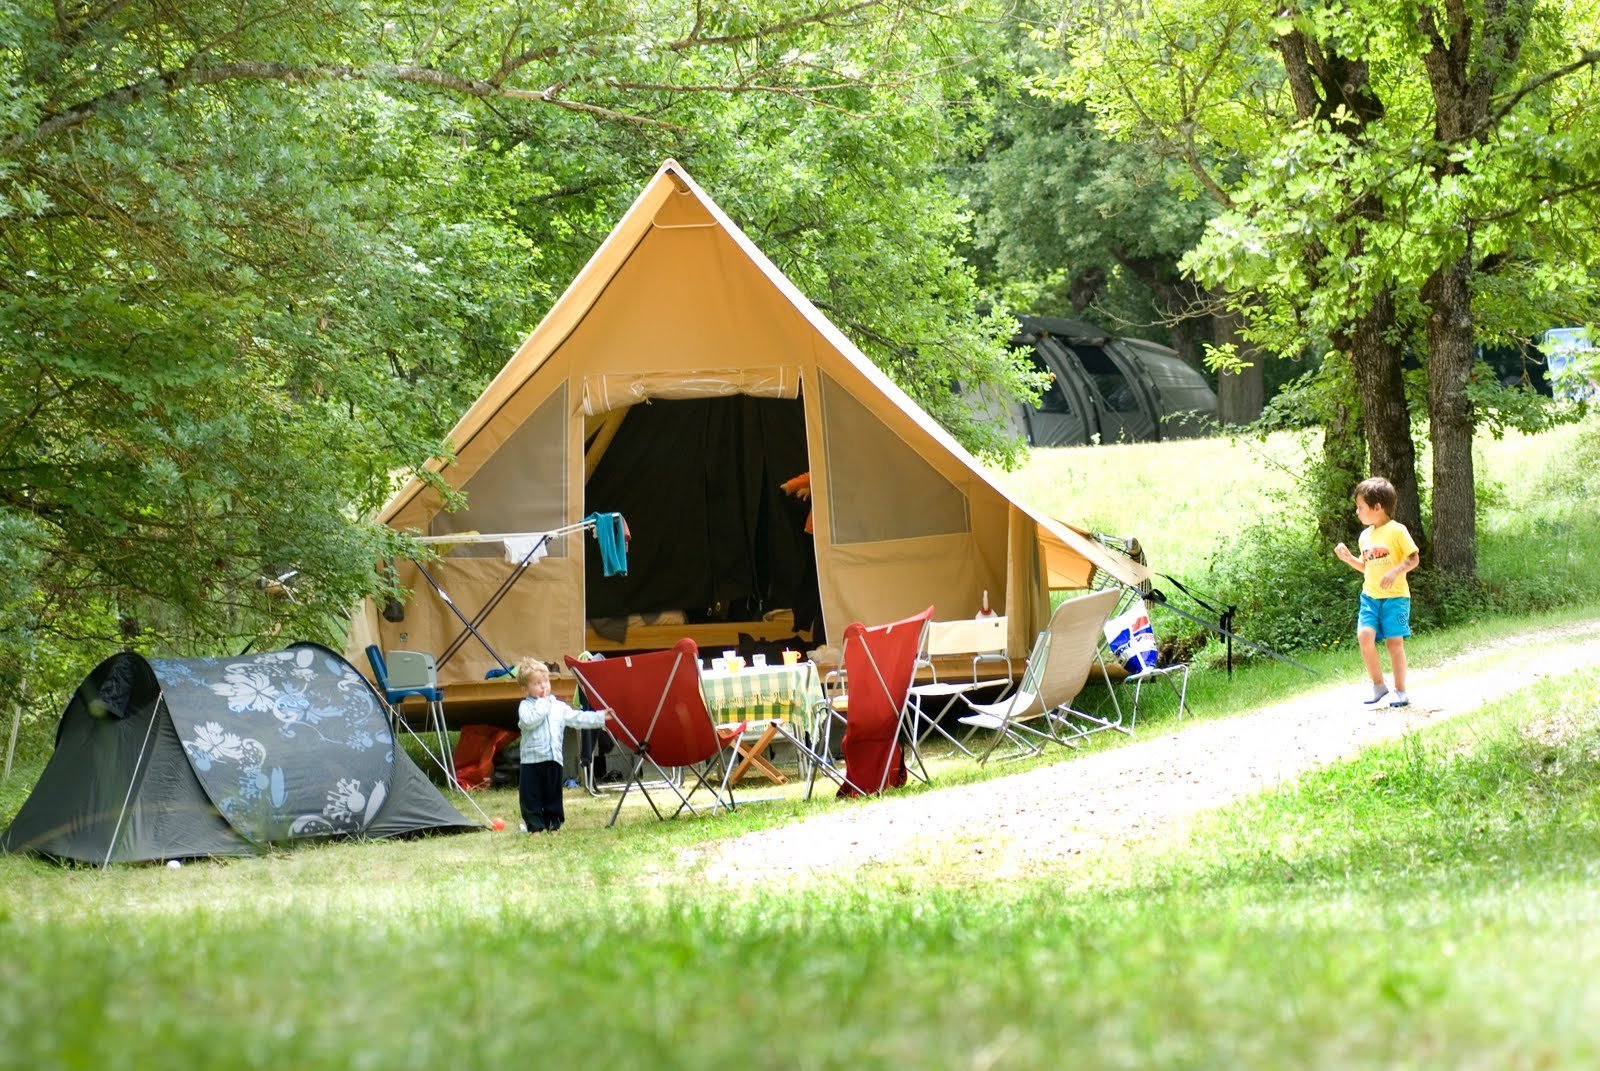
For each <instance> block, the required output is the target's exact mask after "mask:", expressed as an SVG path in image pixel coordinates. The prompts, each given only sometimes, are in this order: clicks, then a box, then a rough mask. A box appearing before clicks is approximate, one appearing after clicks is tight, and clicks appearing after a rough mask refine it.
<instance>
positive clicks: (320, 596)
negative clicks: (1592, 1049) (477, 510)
mask: <svg viewBox="0 0 1600 1071" xmlns="http://www.w3.org/2000/svg"><path fill="white" fill-rule="evenodd" d="M979 13H980V12H977V11H976V10H969V9H968V8H967V7H965V6H963V5H961V4H949V5H942V6H938V7H935V8H934V9H924V8H921V7H918V6H913V5H910V4H902V3H893V2H887V0H885V2H876V0H867V2H862V3H845V4H828V3H825V2H823V3H809V2H790V0H773V2H754V3H748V4H742V5H737V6H732V5H723V6H717V7H715V8H710V7H707V6H705V5H698V4H688V3H666V4H662V3H649V4H645V3H627V2H602V3H592V4H579V5H569V4H558V3H554V2H539V3H524V4H515V5H507V4H488V3H468V4H456V5H449V6H446V7H435V6H427V5H424V6H423V7H420V8H415V7H412V8H407V7H400V6H393V7H391V6H389V5H385V4H370V3H366V2H357V0H313V2H312V3H309V4H301V5H288V6H285V5H278V4H267V3H262V2H259V0H224V2H219V3H206V4H186V3H165V2H133V3H109V4H89V3H57V4H53V5H47V4H43V3H39V2H34V0H29V2H23V0H0V74H3V78H4V87H5V93H4V94H3V95H0V532H3V533H4V535H5V538H4V539H3V540H0V576H4V577H5V578H6V580H5V582H4V583H5V588H4V591H3V596H4V602H3V611H4V612H3V613H0V647H3V648H4V649H3V650H0V656H3V657H0V663H3V664H0V673H7V672H9V673H10V675H12V676H13V677H14V676H15V675H17V674H19V673H20V672H22V669H23V667H25V666H27V665H29V664H31V665H32V666H33V667H34V670H33V672H34V673H35V674H39V673H42V672H44V673H48V672H50V671H51V668H50V667H62V668H59V671H58V676H59V677H60V679H62V680H65V679H70V678H71V677H73V676H74V675H76V674H77V673H79V672H81V670H82V669H83V668H84V667H83V662H84V660H85V658H86V657H96V656H97V655H98V654H99V653H101V652H103V651H104V650H105V649H107V648H108V647H110V646H112V645H115V644H122V643H134V644H136V645H139V646H143V647H146V648H149V649H156V650H162V651H191V652H204V653H217V652H218V651H226V650H228V649H230V648H232V647H234V646H236V645H238V646H242V645H243V644H244V643H245V642H251V641H256V640H263V639H265V638H266V637H265V636H264V635H263V630H268V631H270V630H272V629H276V628H283V629H285V630H287V631H288V632H290V633H292V634H294V635H299V636H321V637H325V638H326V637H331V635H332V633H334V632H335V631H336V629H337V617H338V616H339V613H340V611H341V610H342V609H343V608H344V607H345V606H347V605H349V604H350V603H351V602H352V601H354V600H355V599H356V598H357V597H358V596H360V595H362V594H366V593H369V592H373V591H375V590H379V589H381V587H382V584H383V579H382V577H381V576H380V575H379V574H378V573H376V572H375V571H374V569H373V563H374V562H376V561H378V560H380V559H382V558H384V557H387V556H391V555H392V554H393V553H394V552H395V551H396V550H397V549H398V548H397V546H396V537H394V536H393V535H392V534H390V533H387V532H384V531H382V530H379V529H376V528H374V527H372V526H370V525H369V524H366V523H364V522H363V520H362V518H363V517H365V516H366V515H367V514H368V513H369V512H370V511H371V509H372V508H373V507H374V506H376V505H377V504H378V503H380V502H381V501H382V500H383V499H384V498H385V497H386V495H387V494H388V493H389V491H390V490H391V489H392V487H393V486H394V482H395V480H396V479H397V478H400V477H403V476H404V475H405V474H407V473H409V472H413V471H417V469H418V468H419V467H420V466H421V465H422V464H423V463H424V462H425V461H426V459H427V458H429V457H430V456H433V455H435V454H437V453H439V452H440V451H441V450H444V449H447V444H445V443H444V442H443V438H444V435H445V433H446V432H447V431H448V429H449V427H450V425H451V424H452V423H453V421H454V419H455V416H456V414H457V413H459V412H460V410H461V408H462V406H463V405H464V403H465V402H466V401H467V400H469V399H470V398H471V397H473V396H474V395H475V394H476V393H477V391H478V390H479V389H481V387H482V385H483V384H484V383H485V382H486V381H487V379H488V378H489V377H490V376H491V375H492V374H493V373H494V371H496V370H497V369H498V367H499V366H500V364H501V363H502V362H503V361H504V359H505V357H506V356H507V355H508V354H509V352H510V350H511V348H512V347H513V346H514V344H515V341H516V339H517V338H518V337H519V336H520V335H522V334H523V333H525V332H526V331H527V330H528V329H530V328H531V326H532V325H533V323H534V322H536V320H537V318H538V316H539V315H540V314H541V313H542V312H543V310H544V309H545V308H546V307H548V305H549V303H550V302H551V301H552V300H553V299H554V297H555V295H556V294H557V293H559V291H560V290H561V289H562V288H563V287H564V286H565V284H566V282H567V281H568V280H569V279H570V278H571V277H572V275H573V274H574V273H575V272H576V270H577V268H578V267H579V266H580V265H581V264H582V262H583V261H584V259H586V258H587V257H588V256H589V254H590V253H591V252H592V251H593V249H594V247H595V246H596V245H597V244H598V242H599V240H600V239H601V238H602V237H603V236H604V234H605V232H606V230H607V229H609V227H610V225H611V222H612V221H613V220H614V219H615V217H616V215H617V214H618V213H619V212H620V211H621V210H622V209H623V208H625V207H626V205H627V204H628V203H629V201H630V200H631V199H632V197H633V196H634V195H635V194H636V192H637V190H638V188H639V187H640V185H641V184H642V182H643V181H644V179H645V178H646V177H647V176H648V175H649V174H650V173H651V172H652V171H653V170H654V168H655V167H656V166H657V164H658V163H659V162H660V159H661V158H662V157H663V156H665V155H668V154H677V155H679V156H680V157H681V158H683V159H685V161H686V162H687V163H688V164H689V166H690V167H691V168H692V169H694V170H695V172H696V174H697V175H698V176H700V177H701V178H702V179H703V180H704V181H705V182H706V183H707V184H708V185H709V186H710V187H711V188H712V189H714V190H715V191H716V193H717V195H718V197H719V199H720V200H721V201H722V202H723V203H724V205H725V206H726V207H727V208H728V209H729V210H730V212H731V213H732V214H733V216H734V217H735V218H736V219H737V220H739V221H740V222H741V223H742V224H744V225H745V226H747V227H748V228H749V230H750V231H751V233H752V234H753V235H754V237H755V239H756V240H757V241H758V242H759V243H761V244H762V245H763V246H764V247H765V248H766V249H767V251H768V252H769V253H770V254H772V255H773V256H774V258H775V259H776V260H778V262H779V263H780V265H781V266H782V267H783V268H785V269H786V270H788V271H791V272H793V273H794V274H795V276H796V278H797V280H798V281H799V282H800V284H801V285H802V287H803V288H804V289H806V290H807V291H808V292H810V293H812V294H813V295H815V297H816V298H817V299H818V300H819V302H820V303H822V304H823V305H824V306H825V307H827V308H828V310H829V311H830V313H831V314H832V315H834V316H835V317H836V318H837V319H838V320H839V322H840V323H841V324H842V325H844V326H845V328H846V330H847V331H850V332H851V333H852V334H854V335H855V336H856V337H857V338H858V339H859V340H860V341H862V343H863V345H864V347H865V348H866V349H867V351H868V352H869V354H871V355H872V356H873V357H874V358H875V359H877V360H878V361H879V362H880V363H881V364H883V365H884V367H885V368H886V369H887V370H888V371H889V372H890V374H891V375H893V376H894V377H895V378H896V379H897V380H898V381H899V382H901V383H902V384H903V385H905V386H907V387H908V389H910V390H911V391H912V393H913V394H914V395H916V396H917V397H918V398H919V399H920V400H922V401H923V402H924V403H925V404H927V405H928V406H929V407H930V409H932V410H933V411H934V412H935V414H936V415H937V416H940V417H941V418H942V419H945V420H946V421H947V422H948V423H950V425H951V426H952V429H953V430H954V431H956V432H957V433H958V434H959V435H961V436H962V437H964V438H965V439H966V440H967V441H968V442H969V443H971V444H972V445H973V446H975V447H976V448H978V449H980V450H985V451H988V452H991V453H998V454H1002V455H1003V454H1004V453H1005V452H1006V451H1007V450H1014V449H1015V447H1014V445H1013V444H1009V443H1007V442H1005V441H1003V440H1000V439H998V438H996V437H994V436H993V434H992V433H991V432H989V431H988V430H987V429H984V428H982V427H978V426H974V425H972V424H971V423H970V422H966V418H965V417H964V416H963V414H961V413H960V412H958V411H954V410H952V409H951V407H950V405H949V404H948V401H947V400H946V395H947V392H946V391H945V390H944V389H943V388H944V385H945V384H947V383H948V382H949V381H950V380H952V379H953V378H955V377H956V375H957V374H958V373H959V374H960V376H961V377H962V378H968V379H976V380H979V381H984V382H991V383H998V384H1001V385H1003V386H1004V387H1005V388H1006V389H1008V390H1011V391H1012V392H1015V391H1017V390H1023V389H1025V388H1026V382H1027V380H1026V375H1025V373H1024V372H1022V371H1021V370H1019V369H1018V368H1017V367H1016V366H1015V364H1014V362H1013V361H1012V359H1011V358H1010V357H1009V356H1007V355H1006V354H1005V351H1004V348H1003V341H1004V338H1005V336H1006V335H1007V334H1008V333H1009V331H1008V328H1007V325H1005V324H1002V323H999V322H995V321H989V320H985V319H983V318H981V317H980V316H978V314H977V313H976V312H975V311H974V310H975V309H976V307H977V304H978V301H977V293H976V289H975V285H974V282H973V279H972V276H971V272H970V271H969V270H968V269H967V268H966V267H965V266H964V265H963V264H962V263H961V262H960V260H959V259H958V258H957V256H956V255H955V253H954V252H952V249H953V245H954V243H955V242H956V241H957V240H958V239H959V238H960V236H961V233H962V229H963V226H964V220H963V219H962V217H961V216H960V215H959V214H958V213H957V211H956V209H955V208H954V207H953V199H952V197H951V196H950V195H949V194H948V193H947V191H945V190H944V189H943V187H942V185H941V184H940V182H939V180H938V179H937V177H936V176H935V175H934V173H933V171H932V168H931V161H932V159H933V158H934V156H935V154H936V152H937V151H939V150H940V149H941V148H943V147H945V146H947V145H949V144H951V143H955V142H959V141H960V140H961V139H962V138H964V137H966V136H968V135H967V134H966V130H967V129H968V126H967V123H968V120H969V119H970V116H969V115H968V114H967V112H966V110H965V109H964V107H962V106H956V105H952V103H951V102H952V101H955V100H959V99H961V98H963V97H965V96H968V95H969V88H970V86H971V84H972V82H973V79H974V78H975V77H977V68H976V67H975V65H974V64H975V61H974V59H973V56H974V55H975V54H976V52H977V50H976V48H975V47H974V45H975V41H976V40H978V39H981V35H982V33H983V23H982V21H981V20H980V19H978V18H976V17H975V16H976V15H977V14H979ZM291 571H293V572H294V576H293V577H291V578H289V579H288V580H287V582H285V583H281V584H280V583H278V582H277V580H278V578H280V577H282V576H284V575H285V574H287V573H289V572H291ZM41 665H42V666H43V667H45V668H44V669H41V668H40V667H41Z"/></svg>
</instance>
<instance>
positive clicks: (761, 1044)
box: [0, 670, 1600, 1068]
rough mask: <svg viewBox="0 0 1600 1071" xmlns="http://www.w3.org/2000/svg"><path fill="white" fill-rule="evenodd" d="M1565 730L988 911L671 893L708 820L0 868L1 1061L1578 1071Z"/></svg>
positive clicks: (1591, 751)
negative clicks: (676, 867)
mask: <svg viewBox="0 0 1600 1071" xmlns="http://www.w3.org/2000/svg"><path fill="white" fill-rule="evenodd" d="M1597 714H1600V674H1597V673H1596V672H1594V671H1592V670H1591V671H1588V672H1586V673H1583V674H1581V675H1578V676H1576V677H1572V678H1568V679H1565V680H1562V681H1559V682H1547V683H1545V684H1541V685H1538V686H1536V687H1534V688H1532V689H1528V690H1526V691H1525V692H1522V693H1518V694H1517V695H1514V696H1512V697H1509V698H1508V699H1506V700H1505V701H1503V702H1500V703H1496V704H1492V705H1490V706H1488V707H1486V708H1484V709H1483V710H1481V711H1479V712H1478V713H1476V714H1473V715H1468V716H1466V717H1463V718H1462V719H1460V720H1458V721H1456V722H1454V723H1448V724H1446V725H1444V726H1440V727H1437V728H1435V729H1431V730H1428V731H1426V732H1424V733H1422V734H1419V735H1418V736H1415V737H1411V738H1408V739H1407V740H1406V741H1403V742H1400V743H1397V744H1394V745H1389V746H1385V747H1380V748H1375V749H1372V750H1371V751H1369V752H1367V753H1366V754H1364V755H1362V756H1361V757H1359V758H1357V759H1355V760H1352V761H1350V762H1347V763H1341V764H1339V765H1337V766H1335V767H1333V768H1331V769H1329V770H1327V771H1324V772H1320V773H1315V774H1312V775H1309V776H1307V777H1306V778H1303V779H1302V780H1301V781H1300V782H1299V783H1297V784H1295V785H1292V786H1289V787H1287V788H1285V789H1283V790H1280V791H1278V792H1274V793H1269V794H1266V795H1264V796H1262V797H1259V798H1256V799H1251V800H1246V801H1243V802H1241V803H1239V804H1237V805H1235V806H1233V807H1230V808H1227V809H1225V810H1224V811H1223V812H1221V813H1219V814H1218V815H1216V816H1215V817H1213V818H1211V819H1207V820H1205V821H1204V822H1203V823H1202V824H1201V826H1200V827H1199V828H1198V829H1197V830H1196V833H1195V835H1194V838H1193V840H1192V841H1191V842H1190V843H1189V844H1187V845H1186V846H1180V847H1178V848H1176V849H1174V848H1172V847H1170V846H1165V847H1161V848H1159V849H1158V848H1153V847H1151V848H1140V849H1137V850H1135V851H1133V852H1130V853H1127V854H1116V853H1114V854H1113V855H1112V856H1110V857H1108V860H1109V862H1110V864H1111V865H1106V862H1107V861H1106V860H1103V861H1102V862H1101V865H1097V866H1093V867H1091V868H1085V867H1081V866H1066V865H1064V866H1062V867H1059V868H1047V869H1046V871H1045V872H1042V873H1040V874H1039V875H1037V876H1036V877H1035V878H1034V879H1033V880H1030V881H1026V882H1023V883H1021V884H1015V883H1013V884H1010V885H1008V886H1006V887H1004V888H1003V889H1002V888H995V889H986V888H983V887H977V888H973V887H970V886H964V887H946V888H937V887H935V888H928V887H926V886H922V885H918V886H906V885H903V884H902V883H901V882H900V880H899V879H898V878H897V877H896V876H895V875H893V874H888V875H882V876H878V877H872V876H867V877H863V878H862V879H860V880H858V881H854V882H845V883H842V884H833V885H829V886H827V887H826V888H825V889H824V890H821V891H819V890H812V889H808V890H801V891H792V892H774V891H769V890H763V889H761V888H760V887H759V882H754V881H753V882H752V883H751V886H750V887H749V888H747V889H745V890H743V891H742V892H741V891H738V890H734V891H731V892H730V891H728V890H721V889H717V890H711V889H706V888H699V887H696V886H694V885H693V884H690V883H688V882H686V881H683V880H674V877H675V875H674V871H673V868H672V866H671V865H670V860H671V859H672V856H673V852H674V850H675V849H678V848H681V847H683V846H685V845H687V844H691V843H693V842H694V841H695V840H696V839H697V838H698V837H699V836H701V835H703V834H704V833H706V832H707V831H720V832H723V833H725V832H728V831H729V830H730V824H729V823H728V822H727V820H726V819H722V818H719V819H716V820H711V821H697V822H691V823H672V824H667V825H638V826H630V827H627V828H625V829H622V830H618V831H613V832H610V833H601V832H599V831H586V830H584V829H583V828H581V827H580V828H579V829H577V830H575V831H574V832H573V834H572V835H571V836H567V835H566V834H565V833H564V834H563V835H562V836H559V837H546V838H532V837H523V838H512V837H508V836H505V835H500V836H498V837H497V836H495V835H492V834H480V835H476V836H466V837H451V838H437V839H434V840H430V841H422V842H404V843H392V844H368V845H328V846H325V847H320V848H313V849H309V850H302V851H296V852H293V853H288V854H287V855H284V856H282V857H275V858H267V859H258V860H244V861H235V862H229V863H226V864H217V865H210V864H207V865H199V866H190V867H186V868H184V869H182V870H177V871H173V870H166V869H164V868H154V867H127V868H119V869H114V870H110V871H105V872H101V871H95V870H88V869H83V870H64V871H63V870H57V869H54V868H48V867H45V866H43V865H41V864H24V865H23V866H21V867H20V868H19V867H17V866H14V865H12V864H14V863H16V862H17V861H12V860H7V861H6V863H7V867H6V869H5V871H4V876H5V878H6V879H7V880H6V882H5V886H4V888H5V890H6V892H5V894H4V896H3V897H0V904H3V905H4V907H3V908H0V981H3V982H4V984H5V987H6V993H7V1000H6V1001H5V1002H0V1037H3V1038H4V1040H5V1042H6V1045H5V1047H4V1049H3V1050H0V1053H3V1054H0V1064H3V1065H4V1066H17V1067H22V1066H28V1067H38V1066H48V1067H96V1068H143V1067H151V1066H161V1067H181V1066H219V1064H218V1061H222V1062H223V1063H225V1064H226V1065H227V1066H262V1067H266V1066H286V1065H287V1066H295V1065H298V1066H340V1067H345V1066H349V1067H365V1066H375V1067H376V1066H407V1067H412V1066H424V1065H433V1064H438V1063H449V1064H456V1063H483V1062H493V1061H501V1060H514V1059H519V1058H522V1057H523V1056H525V1053H526V1049H527V1046H528V1045H529V1044H533V1043H535V1040H534V1039H536V1044H537V1046H538V1049H539V1051H540V1053H541V1056H542V1058H544V1059H546V1060H549V1061H553V1062H558V1063H569V1062H574V1061H585V1060H590V1061H592V1060H602V1061H603V1060H626V1061H630V1062H635V1063H639V1062H642V1063H644V1064H645V1065H648V1066H652V1067H668V1068H679V1067H682V1068H702V1067H704V1066H707V1065H709V1064H720V1063H728V1064H734V1065H738V1066H749V1067H772V1068H777V1067H815V1068H835V1067H846V1066H860V1065H861V1064H862V1063H863V1062H865V1063H867V1064H869V1065H872V1066H899V1065H907V1066H932V1067H971V1066H995V1067H1001V1066H1003V1067H1021V1068H1035V1067H1037V1068H1045V1067H1056V1066H1061V1065H1063V1064H1066V1065H1073V1064H1082V1065H1086V1066H1094V1067H1107V1068H1123V1067H1149V1066H1161V1067H1184V1068H1187V1067H1193V1068H1202V1067H1217V1066H1232V1067H1244V1068H1281V1067H1328V1068H1333V1067H1339V1068H1345V1067H1363V1068H1364V1067H1372V1068H1377V1067H1418V1068H1423V1067H1483V1068H1499V1067H1521V1066H1541V1067H1573V1068H1579V1067H1586V1066H1591V1065H1592V1061H1593V1059H1594V1058H1595V1056H1596V1055H1597V1052H1596V1050H1597V1046H1600V1017H1597V1016H1596V1014H1595V1013H1596V1012H1597V1011H1600V992H1597V991H1596V990H1595V988H1594V987H1592V986H1589V985H1586V984H1584V979H1587V978H1589V977H1591V976H1592V974H1593V972H1594V970H1595V969H1596V967H1600V952H1596V951H1595V947H1594V943H1593V942H1588V941H1583V940H1581V939H1574V937H1575V935H1576V934H1580V933H1582V932H1584V931H1585V929H1586V928H1587V927H1589V926H1591V925H1592V924H1593V923H1594V921H1595V920H1596V916H1597V915H1600V898H1597V897H1596V895H1595V894H1594V893H1593V892H1592V888H1593V887H1594V884H1595V879H1596V877H1600V841H1597V840H1596V838H1594V837H1593V835H1592V831H1593V829H1594V827H1595V824H1596V821H1597V820H1600V802H1597V801H1600V793H1597V792H1596V789H1597V788H1600V764H1597V755H1600V730H1597V729H1596V728H1595V725H1596V721H1597V718H1596V715H1597ZM850 806H861V805H860V804H851V805H850ZM867 806H870V804H868V805H867ZM18 877H24V878H26V879H27V880H26V881H24V882H23V885H22V887H20V888H19V886H18V884H17V883H16V882H15V881H14V880H11V879H15V878H18ZM763 1024H772V1026H771V1028H770V1029H768V1030H766V1031H765V1032H761V1033H760V1036H759V1037H752V1031H757V1032H759V1031H760V1029H761V1026H762V1025H763ZM795 1024H804V1025H805V1026H806V1027H807V1028H806V1029H799V1028H797V1027H795ZM734 1026H738V1027H739V1029H734ZM790 1028H793V1029H790Z"/></svg>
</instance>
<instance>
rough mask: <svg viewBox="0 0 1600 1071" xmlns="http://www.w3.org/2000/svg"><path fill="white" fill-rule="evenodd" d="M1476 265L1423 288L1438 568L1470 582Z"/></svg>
mask: <svg viewBox="0 0 1600 1071" xmlns="http://www.w3.org/2000/svg"><path fill="white" fill-rule="evenodd" d="M1471 273H1472V265H1471V263H1470V262H1469V260H1468V259H1467V257H1465V256H1462V257H1459V258H1457V259H1456V260H1455V261H1453V262H1451V263H1450V264H1447V265H1445V266H1444V267H1442V268H1440V269H1439V270H1438V271H1436V272H1434V273H1433V275H1431V276H1430V277H1429V278H1428V281H1427V282H1426V283H1425V284H1423V287H1422V299H1423V301H1424V302H1425V303H1426V304H1427V306H1428V328H1427V332H1428V424H1429V439H1430V440H1431V442H1432V444H1433V562H1434V564H1435V565H1437V566H1438V568H1439V569H1440V571H1442V572H1445V573H1449V574H1451V575H1454V576H1457V577H1462V578H1466V579H1470V578H1471V577H1472V576H1473V575H1475V574H1476V572H1477V569H1478V515H1477V508H1476V492H1475V487H1476V482H1475V480H1476V477H1475V475H1474V473H1473V466H1472V433H1473V428H1474V424H1475V420H1474V418H1473V412H1472V399H1470V398H1469V397H1468V396H1467V381H1468V379H1469V378H1471V376H1472V362H1473V353H1472V349H1473V346H1472V344H1473V330H1472V295H1471V289H1470V286H1469V283H1468V280H1469V278H1470V277H1471Z"/></svg>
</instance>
